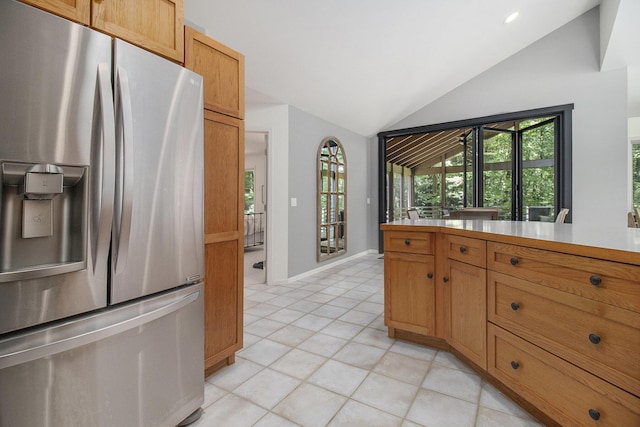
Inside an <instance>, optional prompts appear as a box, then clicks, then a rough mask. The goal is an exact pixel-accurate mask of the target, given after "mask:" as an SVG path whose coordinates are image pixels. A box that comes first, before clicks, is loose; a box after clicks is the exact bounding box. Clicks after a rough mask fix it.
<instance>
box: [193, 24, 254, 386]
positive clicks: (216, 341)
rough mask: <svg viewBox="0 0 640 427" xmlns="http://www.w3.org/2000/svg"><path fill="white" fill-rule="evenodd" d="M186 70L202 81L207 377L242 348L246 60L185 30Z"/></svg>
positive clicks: (228, 361) (195, 32)
mask: <svg viewBox="0 0 640 427" xmlns="http://www.w3.org/2000/svg"><path fill="white" fill-rule="evenodd" d="M185 67H187V68H189V69H191V70H193V71H195V72H196V73H199V74H201V75H202V76H203V78H204V106H205V111H204V169H205V170H204V180H205V183H204V222H205V224H204V233H205V316H204V317H205V374H206V375H209V374H211V373H212V372H214V371H215V370H217V369H218V368H220V367H222V366H225V365H229V364H232V363H234V361H235V352H236V351H238V350H239V349H240V348H242V331H243V325H242V320H243V295H244V292H243V282H244V277H243V269H244V239H243V236H244V221H243V216H244V197H243V195H244V121H243V120H242V119H243V117H244V77H243V76H244V57H243V56H242V55H241V54H239V53H238V52H235V51H234V50H232V49H229V48H228V47H225V46H223V45H221V44H220V43H218V42H216V41H215V40H213V39H211V38H209V37H207V36H206V35H204V34H202V33H200V32H198V31H196V30H194V29H192V28H189V27H185Z"/></svg>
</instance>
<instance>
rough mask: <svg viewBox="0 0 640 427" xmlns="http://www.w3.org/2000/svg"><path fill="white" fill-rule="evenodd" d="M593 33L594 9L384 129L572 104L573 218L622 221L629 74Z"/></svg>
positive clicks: (596, 30)
mask: <svg viewBox="0 0 640 427" xmlns="http://www.w3.org/2000/svg"><path fill="white" fill-rule="evenodd" d="M598 35H599V15H598V8H595V9H592V10H591V11H589V12H587V13H585V14H584V15H582V16H580V17H579V18H577V19H575V20H574V21H572V22H570V23H568V24H567V25H565V26H563V27H562V28H560V29H558V30H556V31H555V32H553V33H551V34H550V35H548V36H546V37H545V38H543V39H541V40H539V41H538V42H536V43H534V44H532V45H531V46H529V47H527V48H525V49H524V50H522V51H520V52H519V53H517V54H515V55H513V56H511V57H510V58H508V59H506V60H505V61H503V62H502V63H500V64H498V65H496V66H494V67H493V68H491V69H489V70H487V71H486V72H484V73H483V74H481V75H479V76H478V77H476V78H474V79H472V80H470V81H469V82H467V83H466V84H464V85H462V86H460V87H459V88H457V89H455V90H454V91H452V92H450V93H448V94H447V95H445V96H443V97H441V98H439V99H438V100H436V101H435V102H433V103H431V104H429V105H428V106H426V107H424V108H423V109H421V110H419V111H418V112H416V113H414V114H412V115H411V116H409V117H407V118H406V119H404V120H402V121H400V122H398V123H396V124H395V125H393V126H390V127H389V129H400V128H407V127H412V126H421V125H428V124H436V123H442V122H448V121H453V120H462V119H469V118H475V117H482V116H487V115H493V114H499V113H507V112H514V111H521V110H528V109H534V108H542V107H549V106H554V105H561V104H571V103H573V104H574V105H575V108H574V110H573V212H572V214H573V222H574V223H575V224H578V223H580V224H592V223H598V222H611V221H614V222H616V223H620V224H626V215H627V203H628V197H627V195H628V194H629V193H630V188H629V180H628V175H627V168H626V167H625V165H626V164H627V162H628V160H627V159H628V140H627V75H626V70H625V69H618V70H613V71H606V72H600V71H599V68H600V52H599V44H600V40H599V37H598Z"/></svg>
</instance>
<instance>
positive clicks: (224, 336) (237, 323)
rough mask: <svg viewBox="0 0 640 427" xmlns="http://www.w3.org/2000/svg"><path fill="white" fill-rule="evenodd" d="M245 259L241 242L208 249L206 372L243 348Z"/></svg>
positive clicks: (216, 245) (206, 255)
mask: <svg viewBox="0 0 640 427" xmlns="http://www.w3.org/2000/svg"><path fill="white" fill-rule="evenodd" d="M241 256H242V248H241V247H240V245H239V242H238V240H230V241H226V242H217V243H211V244H208V245H205V291H204V296H205V304H204V312H205V316H204V317H205V328H204V330H205V339H204V346H205V368H207V367H210V366H212V365H214V364H216V363H217V362H219V361H220V360H222V359H223V358H225V357H228V356H229V354H231V353H232V352H234V351H236V350H239V349H240V348H242V307H243V305H242V298H243V292H242V286H238V283H241V274H242V263H241V262H240V258H239V257H241Z"/></svg>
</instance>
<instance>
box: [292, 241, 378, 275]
mask: <svg viewBox="0 0 640 427" xmlns="http://www.w3.org/2000/svg"><path fill="white" fill-rule="evenodd" d="M377 253H378V251H377V250H376V249H368V250H366V251H362V252H360V253H357V254H355V255H351V256H350V257H347V258H342V257H341V258H340V259H339V260H336V261H334V262H332V263H330V264H325V265H322V266H321V267H318V268H314V269H313V270H309V271H305V272H304V273H300V274H298V275H295V276H292V277H289V278H288V279H287V282H286V283H291V282H295V281H296V280H300V279H304V278H305V277H309V276H311V275H314V274H316V273H320V272H321V271H324V270H328V269H330V268H333V267H335V266H337V265H340V264H344V263H345V262H349V261H353V260H354V259H357V258H360V257H363V256H365V255H369V254H377ZM282 284H285V283H282Z"/></svg>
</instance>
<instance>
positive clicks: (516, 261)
mask: <svg viewBox="0 0 640 427" xmlns="http://www.w3.org/2000/svg"><path fill="white" fill-rule="evenodd" d="M509 262H511V265H513V266H514V267H515V266H516V265H518V262H519V261H518V258H516V257H513V258H511V260H510V261H509Z"/></svg>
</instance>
